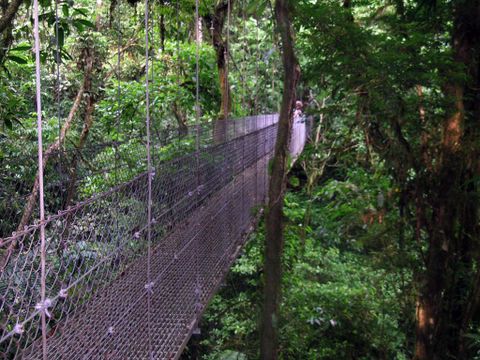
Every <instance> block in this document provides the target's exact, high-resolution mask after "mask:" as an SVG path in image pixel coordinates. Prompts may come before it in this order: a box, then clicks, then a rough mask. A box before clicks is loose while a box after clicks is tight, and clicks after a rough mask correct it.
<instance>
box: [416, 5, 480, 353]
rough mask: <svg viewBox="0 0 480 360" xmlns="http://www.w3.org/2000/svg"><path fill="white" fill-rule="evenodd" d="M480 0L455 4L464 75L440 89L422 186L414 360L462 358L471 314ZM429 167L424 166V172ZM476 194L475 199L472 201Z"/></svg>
mask: <svg viewBox="0 0 480 360" xmlns="http://www.w3.org/2000/svg"><path fill="white" fill-rule="evenodd" d="M479 46H480V0H471V1H457V2H454V26H453V31H452V48H453V54H454V60H455V62H456V63H458V64H459V65H460V67H461V68H463V69H464V71H465V76H464V78H465V79H466V80H465V81H463V80H458V79H459V77H458V76H456V77H453V78H454V79H457V80H454V81H453V82H450V83H448V84H446V86H445V96H446V97H447V99H448V100H449V101H450V104H451V105H450V108H449V109H447V114H446V116H445V121H444V126H443V139H442V143H441V145H440V149H439V154H440V155H439V159H438V161H437V162H436V164H434V166H432V167H431V168H430V169H429V170H430V171H431V172H430V177H429V178H427V181H425V182H424V184H423V185H422V184H421V185H419V186H420V189H421V191H420V194H423V195H422V196H423V197H424V198H426V200H425V203H426V204H428V208H427V207H426V205H421V208H420V209H419V211H418V212H417V213H418V214H421V218H418V216H420V215H417V222H418V223H419V224H420V226H421V227H423V228H424V229H425V230H426V232H427V234H428V250H427V254H426V261H425V262H426V263H425V268H426V269H425V273H424V274H423V278H422V283H423V286H422V288H421V289H420V293H419V295H418V301H417V304H418V306H417V325H416V335H417V338H416V343H415V360H437V359H445V358H455V359H466V358H468V355H467V354H466V352H465V337H464V334H465V332H466V331H467V329H468V326H469V324H470V323H471V320H472V318H473V317H474V314H475V312H476V310H475V309H474V308H476V307H477V305H476V304H477V303H478V300H477V299H474V298H475V296H477V295H478V293H479V289H478V286H479V285H480V284H479V280H478V275H475V271H474V270H475V269H476V268H478V267H477V266H478V265H475V262H474V256H477V257H478V255H477V254H478V245H477V242H478V238H479V235H480V231H479V226H478V211H479V201H478V196H477V195H478V183H477V182H476V181H475V178H476V177H478V176H479V175H480V174H479V169H478V153H479V150H480V149H479V147H480V144H479V143H480V142H479V140H478V137H479V132H478V125H479V119H480V76H479V64H480V56H479V53H478V51H477V50H476V49H478V47H479ZM427 168H428V167H427ZM475 194H477V195H475ZM479 260H480V259H478V258H477V259H476V261H477V263H478V261H479Z"/></svg>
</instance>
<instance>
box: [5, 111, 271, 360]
mask: <svg viewBox="0 0 480 360" xmlns="http://www.w3.org/2000/svg"><path fill="white" fill-rule="evenodd" d="M276 121H277V116H276V115H260V116H255V117H249V118H243V119H237V120H234V121H228V122H225V123H224V124H221V125H220V126H218V124H216V126H215V127H214V128H213V131H210V130H212V129H200V128H198V129H197V128H195V129H194V130H193V132H192V133H191V136H194V137H195V136H197V134H198V135H201V136H199V140H200V141H199V143H200V146H199V150H198V151H194V150H193V151H191V152H189V153H187V154H186V155H181V156H179V157H177V158H175V159H172V160H168V161H167V160H165V159H162V158H161V157H160V156H158V157H157V158H156V160H154V164H155V167H154V170H153V182H152V221H151V223H150V224H148V220H147V219H148V217H147V199H148V196H147V195H148V194H147V183H148V172H147V171H144V172H140V174H139V175H137V176H136V177H134V178H133V179H131V180H130V181H128V182H124V183H121V184H119V185H116V186H114V187H112V188H111V189H109V190H107V191H104V192H102V193H99V194H96V195H94V196H91V197H89V198H87V199H85V200H83V201H81V202H78V203H77V204H76V205H74V206H72V207H70V208H68V209H67V210H63V211H60V212H59V213H58V214H55V215H50V216H49V217H48V218H47V220H46V221H45V223H44V227H45V234H46V244H47V248H46V252H45V253H46V272H45V274H46V275H45V277H46V278H45V281H46V299H45V301H44V302H42V301H41V297H40V281H41V279H40V277H41V276H40V273H41V272H40V271H39V268H40V259H39V253H40V240H39V234H38V233H39V230H40V226H41V225H40V224H34V225H31V226H29V227H28V228H27V229H25V230H24V231H21V232H18V233H16V234H13V235H12V236H11V237H6V238H3V239H0V244H1V247H2V249H5V248H6V247H9V246H11V245H12V244H13V245H14V246H13V252H12V253H11V255H10V257H9V260H8V262H7V265H6V267H5V268H4V269H3V271H2V272H1V274H0V313H1V318H0V354H1V355H0V356H2V357H3V358H6V359H13V358H32V359H33V358H42V342H41V341H40V337H41V331H42V328H41V325H40V317H41V316H40V315H41V314H46V318H47V328H46V331H47V351H48V358H49V359H92V358H102V359H103V358H108V359H125V358H139V359H146V358H150V357H153V358H158V359H169V358H174V357H176V356H178V355H179V352H180V351H181V349H182V347H183V346H184V344H185V343H186V341H187V340H188V338H189V336H190V333H191V331H192V329H193V326H194V324H195V322H196V321H198V319H199V317H200V315H201V313H202V311H203V309H204V307H205V306H206V304H207V302H208V300H209V299H210V297H211V296H212V295H213V294H214V292H215V289H216V287H217V286H218V285H219V284H220V282H221V279H222V277H223V276H224V275H225V273H226V272H227V270H228V268H229V266H230V265H231V263H232V261H233V260H234V259H235V257H236V255H237V253H238V251H239V249H240V247H241V245H242V243H243V241H244V240H245V238H246V235H247V234H248V233H249V231H250V230H251V226H252V221H253V219H254V213H253V212H252V209H253V208H254V207H255V206H257V205H259V204H261V203H262V202H263V201H264V199H265V195H266V188H267V163H268V160H269V158H270V156H271V154H272V151H273V148H274V143H275V139H276V129H277V126H276ZM219 140H221V141H219ZM186 141H188V140H186ZM154 154H155V152H154ZM158 154H159V152H158ZM154 159H155V155H154ZM144 169H145V170H146V166H145V167H144ZM148 228H150V229H151V231H152V237H151V238H152V242H151V244H150V246H151V252H149V253H150V256H149V257H148V258H147V256H148V255H147V247H149V244H148V240H147V236H146V232H147V229H148ZM147 273H149V274H150V275H149V274H147Z"/></svg>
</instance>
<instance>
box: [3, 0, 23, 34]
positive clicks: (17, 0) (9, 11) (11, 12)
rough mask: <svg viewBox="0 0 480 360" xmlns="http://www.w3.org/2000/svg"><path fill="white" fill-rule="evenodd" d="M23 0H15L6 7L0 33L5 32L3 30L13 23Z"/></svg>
mask: <svg viewBox="0 0 480 360" xmlns="http://www.w3.org/2000/svg"><path fill="white" fill-rule="evenodd" d="M22 2H23V0H13V1H12V2H11V3H9V4H8V5H7V6H6V7H5V11H4V12H3V14H2V17H1V18H0V33H3V31H4V30H5V29H6V28H8V27H9V26H10V25H11V24H12V21H13V19H14V18H15V15H16V14H17V11H18V9H19V7H20V5H22Z"/></svg>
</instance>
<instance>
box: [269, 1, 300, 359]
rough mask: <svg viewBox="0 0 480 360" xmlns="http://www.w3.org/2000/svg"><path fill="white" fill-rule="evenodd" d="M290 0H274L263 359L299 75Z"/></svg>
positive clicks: (272, 315)
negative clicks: (274, 121)
mask: <svg viewBox="0 0 480 360" xmlns="http://www.w3.org/2000/svg"><path fill="white" fill-rule="evenodd" d="M290 6H291V3H290V1H289V0H277V1H276V3H275V18H276V22H277V31H278V32H279V33H280V37H281V41H282V49H283V51H282V60H283V67H284V72H285V73H284V89H283V97H282V105H281V108H280V119H279V123H278V133H277V142H276V145H275V154H274V158H273V163H272V170H271V176H270V184H269V193H268V196H269V198H268V207H267V211H266V217H265V222H266V238H265V265H264V274H265V275H264V303H263V314H262V323H261V339H260V342H261V344H260V357H261V359H263V360H271V359H277V357H278V354H277V352H278V325H279V306H280V300H281V282H282V264H281V262H282V252H283V242H284V239H283V224H282V217H283V199H284V193H285V188H286V178H287V171H288V167H287V166H288V164H287V162H288V141H289V138H290V134H291V128H292V111H293V105H294V102H295V89H296V84H297V81H298V78H299V75H300V68H299V66H298V61H297V58H296V57H295V51H294V44H293V37H292V29H291V23H290V10H289V7H290Z"/></svg>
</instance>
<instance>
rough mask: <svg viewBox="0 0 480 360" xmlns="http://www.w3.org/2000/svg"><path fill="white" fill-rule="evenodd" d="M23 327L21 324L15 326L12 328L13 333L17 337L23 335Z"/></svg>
mask: <svg viewBox="0 0 480 360" xmlns="http://www.w3.org/2000/svg"><path fill="white" fill-rule="evenodd" d="M23 331H24V330H23V325H22V324H18V323H17V324H15V326H14V327H13V332H14V333H15V334H18V335H22V334H23Z"/></svg>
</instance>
